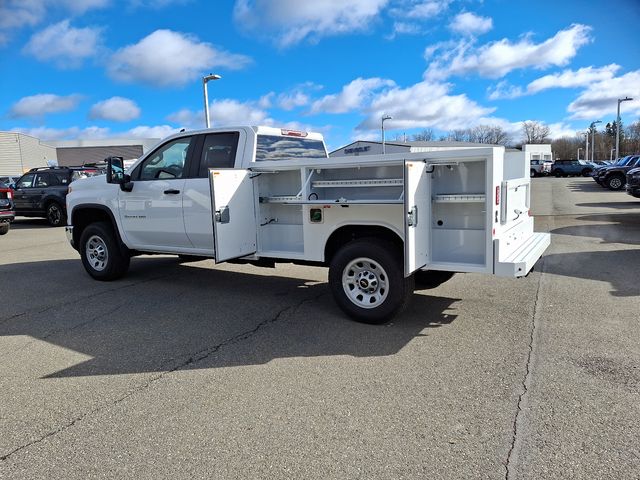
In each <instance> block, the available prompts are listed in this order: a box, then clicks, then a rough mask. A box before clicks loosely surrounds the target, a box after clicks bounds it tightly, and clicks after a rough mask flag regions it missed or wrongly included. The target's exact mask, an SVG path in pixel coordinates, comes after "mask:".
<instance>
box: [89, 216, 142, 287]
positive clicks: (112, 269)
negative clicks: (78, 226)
mask: <svg viewBox="0 0 640 480" xmlns="http://www.w3.org/2000/svg"><path fill="white" fill-rule="evenodd" d="M78 251H79V252H80V256H81V258H82V265H83V266H84V269H85V270H86V271H87V273H88V274H89V275H91V276H92V277H93V278H95V279H96V280H104V281H108V280H115V279H117V278H120V277H122V276H123V275H124V274H125V273H127V270H128V269H129V260H130V257H129V255H128V254H127V253H126V252H123V251H122V249H121V248H120V245H119V244H118V240H117V238H116V236H115V234H114V232H113V228H112V227H111V225H110V224H108V223H106V222H97V223H92V224H91V225H89V226H88V227H87V228H85V229H84V231H83V232H82V235H81V236H80V246H79V249H78Z"/></svg>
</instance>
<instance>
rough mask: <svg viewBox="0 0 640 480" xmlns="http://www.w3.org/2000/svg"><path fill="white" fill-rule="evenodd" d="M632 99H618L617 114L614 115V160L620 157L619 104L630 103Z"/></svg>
mask: <svg viewBox="0 0 640 480" xmlns="http://www.w3.org/2000/svg"><path fill="white" fill-rule="evenodd" d="M631 100H633V98H630V97H624V98H619V99H618V114H617V115H616V158H619V157H620V150H619V148H620V104H621V103H622V102H630V101H631Z"/></svg>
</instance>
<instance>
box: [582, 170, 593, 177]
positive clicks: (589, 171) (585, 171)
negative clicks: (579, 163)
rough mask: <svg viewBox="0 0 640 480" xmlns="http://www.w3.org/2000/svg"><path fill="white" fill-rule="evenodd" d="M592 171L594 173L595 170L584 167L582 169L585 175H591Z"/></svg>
mask: <svg viewBox="0 0 640 480" xmlns="http://www.w3.org/2000/svg"><path fill="white" fill-rule="evenodd" d="M592 173H593V170H591V169H590V168H584V169H583V170H582V176H583V177H590V176H591V174H592Z"/></svg>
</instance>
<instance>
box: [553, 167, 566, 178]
mask: <svg viewBox="0 0 640 480" xmlns="http://www.w3.org/2000/svg"><path fill="white" fill-rule="evenodd" d="M553 174H554V175H555V176H556V177H558V178H560V177H561V176H563V175H564V172H563V171H562V170H560V169H559V168H557V169H556V170H555V171H554V172H553Z"/></svg>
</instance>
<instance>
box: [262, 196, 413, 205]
mask: <svg viewBox="0 0 640 480" xmlns="http://www.w3.org/2000/svg"><path fill="white" fill-rule="evenodd" d="M273 198H274V197H268V198H267V197H264V199H263V197H261V198H260V203H281V204H284V205H378V204H380V205H383V204H402V203H404V202H403V200H389V199H385V200H382V199H375V198H374V199H372V200H345V201H338V200H336V199H326V200H302V199H300V198H298V199H293V200H281V199H275V200H273Z"/></svg>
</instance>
